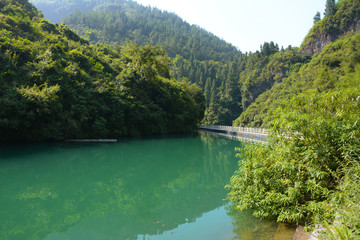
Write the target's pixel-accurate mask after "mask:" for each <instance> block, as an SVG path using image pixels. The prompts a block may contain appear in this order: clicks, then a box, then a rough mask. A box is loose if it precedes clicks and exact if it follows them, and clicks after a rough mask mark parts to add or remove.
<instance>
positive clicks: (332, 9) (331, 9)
mask: <svg viewBox="0 0 360 240" xmlns="http://www.w3.org/2000/svg"><path fill="white" fill-rule="evenodd" d="M335 13H336V3H335V0H326V5H325V12H324V15H325V16H328V15H334V14H335Z"/></svg>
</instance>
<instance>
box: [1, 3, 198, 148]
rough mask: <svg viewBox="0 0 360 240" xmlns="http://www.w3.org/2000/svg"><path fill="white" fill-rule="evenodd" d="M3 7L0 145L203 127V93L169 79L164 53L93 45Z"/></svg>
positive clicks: (21, 6) (14, 7)
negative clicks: (11, 142)
mask: <svg viewBox="0 0 360 240" xmlns="http://www.w3.org/2000/svg"><path fill="white" fill-rule="evenodd" d="M0 4H1V8H0V29H1V30H0V66H1V68H0V136H1V139H0V141H1V142H7V141H19V140H31V141H33V140H49V139H64V138H65V139H66V138H106V137H114V138H116V137H120V136H127V135H138V134H159V133H171V132H183V131H189V130H191V129H195V128H196V126H197V124H198V123H199V121H200V120H201V119H202V116H203V111H204V103H203V95H202V94H201V91H200V89H199V88H197V87H195V86H194V85H191V84H189V83H186V82H179V81H175V80H173V79H171V78H170V62H171V61H170V58H169V57H168V56H167V55H166V53H165V51H164V50H163V49H161V48H159V47H151V46H145V47H138V46H136V45H133V44H127V45H125V46H124V47H123V48H122V49H118V50H117V51H115V50H113V49H111V48H110V47H108V46H105V45H97V46H93V45H89V43H88V41H87V40H85V39H83V38H81V37H79V36H78V35H77V34H76V33H74V32H73V31H72V30H70V28H69V27H68V26H66V25H65V24H61V25H54V24H51V23H49V22H48V21H46V20H44V19H42V17H41V14H40V13H39V12H38V11H37V10H36V9H35V8H34V7H33V6H32V5H31V4H29V3H28V2H27V1H26V0H7V1H5V2H4V1H2V2H1V3H0ZM144 123H146V124H144Z"/></svg>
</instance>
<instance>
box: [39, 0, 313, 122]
mask: <svg viewBox="0 0 360 240" xmlns="http://www.w3.org/2000/svg"><path fill="white" fill-rule="evenodd" d="M83 1H84V6H87V4H89V3H91V4H92V6H93V9H94V11H89V12H85V13H81V12H76V13H73V14H71V15H69V16H66V17H65V18H64V21H65V22H66V23H67V24H69V25H70V26H71V27H72V28H74V29H75V30H76V31H77V32H78V33H79V34H80V35H82V36H83V37H85V38H87V39H89V41H90V42H94V43H95V42H100V43H109V44H113V45H114V46H116V45H118V44H120V45H121V44H123V43H124V42H125V41H126V39H130V40H132V41H134V42H136V43H138V44H140V45H144V44H152V45H159V46H162V47H164V48H165V49H166V50H167V52H169V55H170V56H171V57H172V58H173V65H172V68H171V73H172V75H173V77H174V78H175V79H188V80H189V81H190V82H192V83H196V84H197V85H198V86H199V87H200V88H202V89H203V92H204V95H205V99H206V112H205V118H204V120H203V123H206V124H226V125H231V124H232V121H233V120H234V119H236V118H237V117H238V116H239V115H240V114H241V112H242V111H243V109H245V108H247V107H248V106H249V105H250V104H251V103H252V102H253V101H254V100H255V99H256V98H257V97H258V96H259V94H261V93H262V92H264V91H266V90H268V89H270V88H271V87H272V85H273V84H274V83H278V82H281V79H282V78H283V77H285V76H287V75H288V73H289V71H290V70H291V69H292V68H293V67H292V66H293V65H295V64H296V63H298V62H300V63H302V62H304V61H307V58H306V57H302V56H300V55H298V54H297V53H296V49H291V48H289V49H286V50H282V51H281V52H283V54H278V55H277V56H274V57H273V56H272V55H274V54H275V53H277V52H279V51H280V50H279V47H278V46H277V45H276V44H274V43H273V42H270V43H266V42H265V43H264V44H263V45H262V46H261V49H260V51H257V52H255V53H249V54H242V53H241V52H240V51H238V50H236V48H234V47H233V46H231V45H230V44H227V43H226V42H224V41H223V40H221V39H219V38H217V37H216V36H214V35H212V34H211V33H208V32H206V31H204V30H203V29H201V28H199V27H197V26H191V25H190V24H188V23H186V22H184V21H183V20H182V19H180V18H179V17H178V16H176V15H175V14H172V13H168V12H163V11H160V10H158V9H156V8H150V7H143V6H140V5H138V4H136V3H134V2H132V1H122V0H116V1H112V3H111V8H110V7H105V6H107V5H106V4H105V3H104V1H85V0H83ZM34 2H35V3H36V4H37V5H38V7H39V8H41V9H44V13H45V16H49V17H51V11H49V10H48V9H47V8H46V7H45V5H46V4H47V5H49V4H50V3H44V2H43V1H41V0H38V1H34ZM51 4H52V5H53V7H54V8H55V9H56V8H57V7H60V6H61V4H63V6H62V7H64V6H70V5H71V6H72V5H73V4H75V5H74V9H75V8H76V4H78V3H77V2H76V3H75V2H72V1H65V2H64V1H54V2H52V3H51ZM104 4H105V5H104ZM74 9H73V10H74ZM130 13H131V14H130ZM290 52H292V53H290ZM282 59H284V61H285V63H281V61H282Z"/></svg>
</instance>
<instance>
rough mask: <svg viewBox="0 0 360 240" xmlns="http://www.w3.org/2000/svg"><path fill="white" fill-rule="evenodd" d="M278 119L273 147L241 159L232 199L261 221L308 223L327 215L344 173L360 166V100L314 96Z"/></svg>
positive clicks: (347, 94)
mask: <svg viewBox="0 0 360 240" xmlns="http://www.w3.org/2000/svg"><path fill="white" fill-rule="evenodd" d="M275 116H276V117H274V119H273V121H272V124H273V125H272V126H273V127H272V135H271V137H272V140H271V141H270V142H269V144H268V145H265V146H248V147H246V148H245V149H244V150H243V151H242V154H240V156H243V157H244V158H243V159H242V160H240V162H239V165H240V167H239V170H238V171H237V172H236V174H235V175H234V176H233V177H232V178H231V182H230V185H228V188H229V189H230V190H231V192H230V193H229V198H230V200H232V201H233V202H234V204H235V205H236V206H237V209H240V210H243V209H248V208H250V209H253V210H254V214H255V215H256V216H258V217H263V218H268V217H274V218H276V219H277V220H278V221H281V222H290V223H298V224H299V223H300V224H303V223H309V222H311V221H312V220H313V219H315V217H317V216H320V215H322V214H324V213H325V212H326V208H325V207H324V206H326V205H327V204H328V203H329V201H330V199H332V197H333V196H334V194H335V192H336V191H338V187H339V184H340V183H341V182H342V181H343V178H344V177H345V176H346V172H345V171H344V170H345V169H347V168H349V167H352V166H353V163H354V162H359V156H360V142H359V138H360V95H359V92H358V89H352V90H346V91H345V90H343V91H330V92H328V93H318V92H317V91H311V92H307V93H304V94H300V95H299V96H297V97H294V98H293V99H292V100H291V101H289V102H288V103H283V104H281V105H280V107H279V108H278V109H277V110H276V112H275ZM356 194H358V193H356Z"/></svg>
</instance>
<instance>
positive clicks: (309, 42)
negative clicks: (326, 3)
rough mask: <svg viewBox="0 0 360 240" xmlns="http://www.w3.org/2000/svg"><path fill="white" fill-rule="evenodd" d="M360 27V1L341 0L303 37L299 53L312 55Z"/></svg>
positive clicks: (350, 34)
mask: <svg viewBox="0 0 360 240" xmlns="http://www.w3.org/2000/svg"><path fill="white" fill-rule="evenodd" d="M359 29H360V1H358V0H343V1H341V2H338V3H337V12H336V13H335V14H334V15H329V16H326V17H324V19H323V20H321V21H320V22H318V23H317V24H316V25H315V26H314V27H313V28H312V29H311V30H310V32H309V34H308V35H307V36H306V37H305V39H304V42H303V44H302V45H301V53H302V54H307V55H314V54H316V53H319V52H321V50H322V49H323V48H324V47H325V46H326V45H328V44H329V43H331V42H334V41H336V40H337V39H339V38H342V37H350V36H352V35H353V34H354V33H355V32H357V31H358V30H359Z"/></svg>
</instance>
